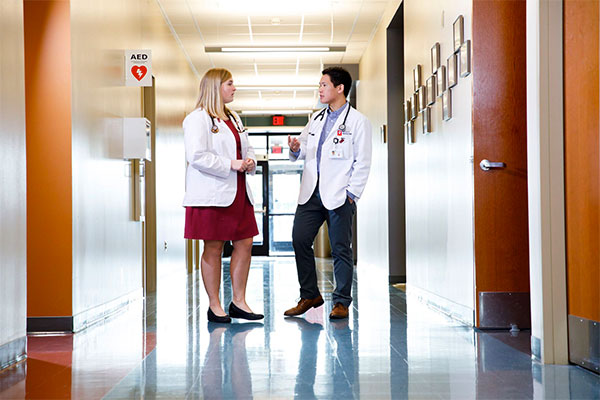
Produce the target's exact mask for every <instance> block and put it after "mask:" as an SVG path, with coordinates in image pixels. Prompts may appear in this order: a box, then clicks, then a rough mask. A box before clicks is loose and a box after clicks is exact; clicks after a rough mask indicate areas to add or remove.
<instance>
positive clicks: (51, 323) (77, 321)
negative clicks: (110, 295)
mask: <svg viewBox="0 0 600 400" xmlns="http://www.w3.org/2000/svg"><path fill="white" fill-rule="evenodd" d="M143 296H144V292H143V289H142V288H139V289H137V290H135V291H133V292H131V293H128V294H126V295H124V296H121V297H119V298H117V299H114V300H111V301H109V302H107V303H104V304H101V305H99V306H96V307H93V308H90V309H89V310H86V311H83V312H80V313H78V314H77V315H74V316H65V317H28V318H27V332H28V333H42V332H80V331H82V330H84V329H86V328H88V327H89V326H91V325H94V324H96V323H98V322H100V321H103V320H105V319H107V318H109V317H111V316H113V315H114V314H116V313H118V312H119V311H121V310H123V309H125V307H127V306H128V305H129V304H131V303H133V302H135V301H137V300H140V299H142V298H143Z"/></svg>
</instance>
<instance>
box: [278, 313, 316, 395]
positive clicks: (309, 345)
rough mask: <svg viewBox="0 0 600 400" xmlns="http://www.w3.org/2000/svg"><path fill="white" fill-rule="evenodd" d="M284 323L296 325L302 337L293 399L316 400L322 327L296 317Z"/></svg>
mask: <svg viewBox="0 0 600 400" xmlns="http://www.w3.org/2000/svg"><path fill="white" fill-rule="evenodd" d="M286 321H289V322H295V323H296V324H298V327H299V328H300V332H301V335H302V348H301V349H300V361H299V362H298V375H296V386H295V387H294V398H296V399H316V398H317V397H316V396H315V391H314V385H315V376H316V374H317V343H318V342H319V336H320V335H321V330H322V329H323V326H322V325H321V324H317V323H312V322H309V321H307V320H305V319H304V318H297V317H291V318H288V319H287V320H286Z"/></svg>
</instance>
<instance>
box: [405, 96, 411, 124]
mask: <svg viewBox="0 0 600 400" xmlns="http://www.w3.org/2000/svg"><path fill="white" fill-rule="evenodd" d="M411 113H412V106H411V105H410V99H408V100H406V101H405V102H404V123H407V122H408V121H410V120H411V119H412V118H411Z"/></svg>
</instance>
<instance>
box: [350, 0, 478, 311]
mask: <svg viewBox="0 0 600 400" xmlns="http://www.w3.org/2000/svg"><path fill="white" fill-rule="evenodd" d="M399 4H400V1H393V2H390V3H389V5H388V7H387V9H386V11H385V13H384V16H383V17H382V19H381V23H380V26H379V28H378V30H377V32H376V33H375V35H374V37H373V40H372V41H371V43H370V44H369V47H368V48H367V51H366V52H365V54H364V55H363V57H362V59H361V62H360V77H361V82H360V86H359V88H358V108H359V110H360V111H361V112H363V113H365V114H366V115H367V116H368V117H369V119H370V120H371V123H372V124H373V127H374V135H373V166H372V171H371V177H370V181H369V184H368V185H367V188H366V190H365V194H364V195H363V198H362V199H361V202H360V203H359V217H358V257H359V268H360V267H361V266H368V267H369V268H382V269H384V270H385V271H387V269H388V263H389V260H388V248H387V243H388V232H387V225H388V222H387V221H388V215H387V210H388V206H389V207H393V206H394V205H392V204H390V205H388V204H387V198H388V196H387V192H386V190H387V179H388V176H387V157H393V156H394V155H393V154H388V153H387V148H386V146H385V145H384V144H383V143H382V142H381V139H380V136H379V134H378V129H379V126H380V125H381V124H384V123H386V122H387V115H386V108H387V105H386V98H387V87H386V74H389V73H394V72H393V71H386V35H385V33H386V28H387V26H388V24H389V22H390V20H391V19H392V17H393V16H394V14H395V12H396V9H397V8H398V6H399ZM458 15H463V16H464V18H465V37H466V38H467V39H470V38H471V21H472V19H471V15H472V4H471V2H470V1H466V0H460V1H454V2H450V3H449V2H445V1H442V0H435V1H431V2H427V5H426V6H425V5H424V3H423V2H419V1H416V0H406V1H404V29H405V39H404V45H405V54H404V57H405V71H404V76H405V88H406V89H405V90H406V93H405V95H406V96H409V95H412V93H413V86H414V85H413V79H412V70H413V68H414V66H415V65H416V64H421V65H422V66H423V76H424V78H425V79H426V78H427V77H429V75H431V62H430V49H431V47H432V46H433V45H434V44H435V43H436V42H440V44H441V59H442V61H443V62H445V61H446V58H447V57H448V56H449V55H450V53H451V49H452V23H453V22H454V20H455V18H456V17H457V16H458ZM425 79H423V82H425ZM452 96H453V115H454V116H453V118H452V119H451V120H450V121H448V122H442V115H441V102H440V101H439V99H438V102H437V103H436V104H435V105H434V106H433V108H432V123H433V133H431V134H430V135H427V136H425V135H422V134H421V128H420V126H421V122H422V118H419V119H417V121H416V122H417V124H416V125H417V126H418V127H419V128H418V132H419V133H418V134H417V143H416V144H414V145H410V146H406V224H407V227H406V229H407V249H406V251H407V280H408V284H409V286H411V285H412V286H414V287H416V288H418V289H420V290H419V293H420V294H421V295H423V294H425V295H426V294H427V293H433V294H435V296H432V298H435V299H443V300H444V307H452V308H457V309H459V310H460V311H459V312H460V313H461V314H462V317H463V318H469V321H467V322H472V310H473V308H474V297H473V296H474V295H473V293H474V292H473V286H474V275H473V274H474V260H473V258H474V251H473V165H472V161H471V159H472V127H471V108H472V79H471V77H470V76H469V77H467V78H461V79H460V81H459V85H458V86H457V87H455V88H454V89H453V91H452ZM398 112H401V111H400V110H398Z"/></svg>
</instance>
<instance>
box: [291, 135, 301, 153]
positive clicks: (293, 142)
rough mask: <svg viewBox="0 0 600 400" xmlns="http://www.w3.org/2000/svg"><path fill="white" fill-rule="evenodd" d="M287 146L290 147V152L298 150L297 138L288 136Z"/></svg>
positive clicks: (298, 142)
mask: <svg viewBox="0 0 600 400" xmlns="http://www.w3.org/2000/svg"><path fill="white" fill-rule="evenodd" d="M288 146H290V150H291V151H292V152H293V153H295V152H297V151H298V150H300V141H299V140H298V139H297V138H293V139H292V137H291V136H290V135H288Z"/></svg>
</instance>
